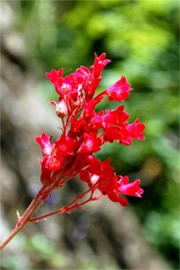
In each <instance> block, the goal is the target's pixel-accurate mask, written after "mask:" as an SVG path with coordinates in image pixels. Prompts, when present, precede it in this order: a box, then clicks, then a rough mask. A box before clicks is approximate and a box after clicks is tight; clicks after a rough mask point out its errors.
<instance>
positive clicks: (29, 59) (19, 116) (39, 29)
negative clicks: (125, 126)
mask: <svg viewBox="0 0 180 270" xmlns="http://www.w3.org/2000/svg"><path fill="white" fill-rule="evenodd" d="M0 13H1V14H0V23H1V97H2V103H1V112H2V113H1V131H2V132H1V153H2V159H1V168H2V170H1V205H0V208H1V221H0V225H1V229H0V230H1V233H0V239H1V240H2V239H4V238H5V237H6V236H7V234H8V233H9V232H10V230H11V229H12V228H13V226H14V225H15V223H16V215H15V211H16V209H18V210H19V211H20V213H23V211H24V210H25V208H26V207H27V206H28V204H29V203H30V201H31V199H32V197H33V195H34V194H35V192H36V191H37V189H38V187H39V186H40V183H39V180H38V179H39V173H40V171H39V164H38V161H37V160H36V157H38V156H39V157H40V156H41V153H40V149H39V147H38V146H37V145H36V144H35V142H34V141H33V138H34V137H35V136H38V135H39V134H41V132H42V131H45V132H47V133H48V134H52V135H53V136H54V138H56V137H57V136H58V129H57V127H58V125H59V123H58V119H56V116H55V114H54V112H53V109H52V108H51V106H49V105H48V101H49V100H51V99H55V100H56V99H57V96H56V94H55V91H54V90H53V87H52V86H51V84H50V83H49V81H48V80H47V79H46V77H45V72H46V71H50V70H51V69H52V68H55V69H59V68H60V67H64V68H65V74H69V73H71V72H73V71H74V70H75V69H76V68H77V67H79V66H80V65H87V66H89V65H91V64H92V62H93V58H94V56H93V53H94V52H96V53H97V54H100V53H102V52H106V53H107V57H108V58H109V59H111V60H112V63H110V64H109V65H108V66H107V68H106V69H105V70H104V71H103V78H104V79H103V81H102V82H101V85H100V89H103V88H105V87H107V86H109V85H110V84H112V83H113V82H115V81H116V80H117V79H119V78H120V76H121V75H122V74H124V75H125V76H126V77H127V78H128V81H129V82H130V83H131V85H132V87H133V88H134V91H132V92H131V97H130V99H128V100H127V101H126V102H125V108H126V111H127V112H128V113H130V115H131V119H130V120H131V121H134V119H135V118H137V117H139V118H140V120H141V121H142V122H143V123H145V124H146V126H147V128H146V130H145V136H146V140H145V141H143V142H142V141H134V143H133V145H132V146H130V147H125V146H123V145H117V144H116V143H115V144H107V145H105V146H104V147H103V150H102V152H101V153H99V154H98V157H99V158H100V159H102V160H104V159H106V158H108V157H111V159H112V165H113V166H114V167H115V168H116V171H117V173H119V174H121V175H129V176H130V178H131V179H132V180H133V179H136V178H140V179H142V185H143V188H144V189H145V193H144V195H143V199H142V200H139V199H137V198H130V199H129V205H128V207H127V208H126V209H124V208H122V207H121V206H119V205H116V204H113V203H112V202H110V201H108V200H102V201H101V202H97V203H91V205H88V206H87V207H86V209H85V211H78V210H77V211H75V212H73V213H72V214H71V215H67V214H64V215H61V216H56V217H52V218H49V220H48V221H46V222H45V221H42V222H41V223H39V224H33V225H30V226H28V227H27V228H25V229H24V231H23V232H21V233H20V234H19V235H18V236H17V237H16V238H15V239H14V240H13V241H12V242H11V243H10V244H9V246H7V248H6V249H5V250H4V251H3V253H2V255H1V269H83V270H84V269H85V270H86V269H92V270H96V269H162V270H165V269H178V268H179V239H180V232H179V231H180V222H179V182H178V181H179V170H178V165H179V163H178V159H179V155H178V120H179V119H178V105H179V104H178V90H179V82H178V79H179V76H178V68H179V67H178V46H179V40H178V35H179V29H178V28H179V16H178V15H179V4H178V1H176V0H144V1H140V0H128V1H125V0H124V1H121V0H95V1H78V0H74V1H53V0H51V1H46V0H39V1H35V0H34V1H28V0H27V1H20V0H13V1H8V0H7V1H1V10H0ZM113 106H117V104H114V103H113V104H108V103H107V102H106V101H104V102H103V104H102V105H101V109H103V108H113ZM82 188H83V187H81V185H79V182H78V181H77V179H73V180H72V181H71V182H70V183H69V184H68V185H67V186H66V187H65V188H64V189H62V190H61V191H60V192H59V191H57V192H55V193H53V194H52V197H51V199H50V200H48V201H47V202H46V204H45V206H44V208H43V209H42V210H41V211H42V213H46V212H49V211H51V210H52V209H53V210H55V209H56V208H57V206H59V205H62V204H63V202H65V201H68V198H71V196H73V195H74V194H76V193H77V192H80V191H81V190H82ZM41 211H40V213H41Z"/></svg>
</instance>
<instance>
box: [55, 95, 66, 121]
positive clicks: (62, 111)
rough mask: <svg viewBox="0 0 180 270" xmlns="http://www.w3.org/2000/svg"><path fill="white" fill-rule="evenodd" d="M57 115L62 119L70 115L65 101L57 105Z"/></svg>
mask: <svg viewBox="0 0 180 270" xmlns="http://www.w3.org/2000/svg"><path fill="white" fill-rule="evenodd" d="M56 114H57V116H58V117H60V118H63V117H64V116H66V115H67V114H68V109H67V105H66V103H65V101H64V100H63V99H62V100H61V101H60V102H59V103H58V104H56Z"/></svg>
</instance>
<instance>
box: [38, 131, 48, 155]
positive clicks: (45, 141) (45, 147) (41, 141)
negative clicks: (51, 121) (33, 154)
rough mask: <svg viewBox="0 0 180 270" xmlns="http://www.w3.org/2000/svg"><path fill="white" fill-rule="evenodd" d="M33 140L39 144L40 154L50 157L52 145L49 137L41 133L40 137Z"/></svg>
mask: <svg viewBox="0 0 180 270" xmlns="http://www.w3.org/2000/svg"><path fill="white" fill-rule="evenodd" d="M35 140H36V141H37V142H38V143H39V144H40V146H41V148H42V152H43V154H44V155H51V153H52V145H51V142H50V140H51V136H49V137H48V136H47V135H46V133H45V132H43V133H42V135H41V137H36V138H35Z"/></svg>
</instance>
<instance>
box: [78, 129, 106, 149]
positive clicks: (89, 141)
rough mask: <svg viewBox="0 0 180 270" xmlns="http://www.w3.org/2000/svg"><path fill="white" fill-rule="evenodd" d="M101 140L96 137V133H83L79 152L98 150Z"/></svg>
mask: <svg viewBox="0 0 180 270" xmlns="http://www.w3.org/2000/svg"><path fill="white" fill-rule="evenodd" d="M101 144H102V142H101V140H100V139H99V138H97V134H96V133H90V134H87V133H85V134H84V141H83V143H82V144H81V147H80V149H79V151H80V152H81V153H93V152H97V151H99V150H100V146H101Z"/></svg>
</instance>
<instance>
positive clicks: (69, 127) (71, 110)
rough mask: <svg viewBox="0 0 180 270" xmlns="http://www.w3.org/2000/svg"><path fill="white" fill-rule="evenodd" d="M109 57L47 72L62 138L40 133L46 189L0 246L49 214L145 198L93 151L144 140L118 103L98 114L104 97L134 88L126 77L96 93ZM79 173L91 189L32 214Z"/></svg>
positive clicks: (113, 98)
mask: <svg viewBox="0 0 180 270" xmlns="http://www.w3.org/2000/svg"><path fill="white" fill-rule="evenodd" d="M110 62H111V61H110V60H109V59H106V54H105V53H102V54H101V55H100V56H97V55H96V54H95V59H94V63H93V65H92V66H90V67H89V68H87V67H85V66H81V67H80V68H78V69H77V70H76V71H75V72H74V73H72V74H70V75H68V76H65V77H63V69H62V68H61V69H59V70H58V71H56V70H54V69H53V70H52V71H51V72H50V73H46V76H47V77H48V79H49V80H50V81H51V83H52V84H53V86H54V88H55V91H56V92H57V94H58V102H55V101H51V102H50V104H51V105H53V106H54V107H55V110H56V115H57V117H58V118H59V120H60V124H61V126H62V128H61V129H60V130H61V133H60V134H59V138H58V139H57V140H56V141H55V142H54V143H52V142H51V140H52V137H51V136H48V135H47V134H46V133H42V135H41V136H40V137H37V138H36V139H35V140H36V142H37V143H38V144H39V145H40V146H41V149H42V155H43V158H42V160H40V165H41V176H40V181H41V184H42V188H41V189H40V191H39V192H38V193H37V195H36V197H35V198H34V199H33V201H32V202H31V204H30V205H29V207H28V208H27V210H26V211H25V213H24V214H23V216H21V217H20V216H19V214H18V221H17V224H16V227H15V228H14V230H13V231H12V232H11V233H10V235H9V236H8V238H7V239H6V240H5V241H4V242H3V243H2V244H1V245H0V249H3V248H4V247H5V246H6V245H7V244H8V242H9V241H10V240H11V239H12V238H13V237H14V236H15V235H16V234H17V233H18V232H19V231H21V230H22V229H23V228H24V227H25V226H26V225H27V224H29V223H34V222H39V221H40V220H43V219H46V218H47V217H50V216H53V215H56V214H61V213H70V212H72V211H73V210H74V209H82V207H83V206H84V205H85V204H86V203H88V202H90V201H96V200H98V199H100V198H101V197H102V196H107V197H108V198H109V199H110V200H111V201H113V202H116V203H120V204H121V205H122V206H127V200H126V198H125V197H124V196H125V195H126V196H135V197H139V198H141V195H142V194H143V192H144V191H143V189H142V188H141V187H140V184H141V181H140V180H139V179H136V180H135V181H134V182H131V183H129V178H128V176H121V175H117V174H116V173H115V172H114V168H113V167H112V166H111V165H110V159H107V160H105V161H100V160H99V159H97V158H96V156H95V153H96V152H98V151H100V150H101V147H102V145H103V144H105V143H107V142H109V143H112V142H114V141H117V142H118V143H119V144H124V145H131V144H132V142H133V139H137V140H144V135H143V134H142V132H143V130H144V129H145V125H144V124H143V123H141V122H140V121H139V119H136V120H135V121H134V122H133V123H131V124H129V123H128V121H127V120H128V118H129V116H130V115H129V114H128V113H126V112H125V111H124V106H123V105H120V106H119V107H117V108H116V109H114V110H108V109H106V110H105V111H104V110H102V111H100V112H96V110H95V108H96V106H97V105H98V104H99V103H100V102H101V101H102V100H103V99H104V97H105V96H106V97H107V98H108V99H109V101H118V102H123V101H125V99H126V98H128V97H129V96H130V93H129V92H130V91H131V90H132V88H131V87H130V84H129V83H128V81H127V79H126V78H125V77H124V76H121V78H120V79H119V80H118V81H117V82H115V83H114V84H113V85H111V86H109V87H108V88H107V89H105V90H103V91H102V92H101V93H99V94H98V95H96V96H94V95H95V91H96V89H97V87H98V85H99V83H100V81H101V80H102V76H101V74H102V71H103V69H104V67H105V66H106V65H107V64H109V63H110ZM77 176H78V177H79V179H80V181H82V182H84V183H86V185H87V186H88V188H87V190H86V191H84V192H83V193H82V194H79V195H77V196H76V197H75V198H74V200H72V201H71V202H70V203H68V204H67V205H65V206H64V207H61V208H59V209H58V210H56V211H54V212H51V213H48V214H45V215H42V216H39V217H34V214H35V212H36V211H37V209H38V208H39V207H40V206H41V205H42V204H43V202H44V201H45V200H46V199H47V198H48V197H49V196H50V194H51V192H52V191H53V190H55V189H57V188H61V187H63V186H64V184H65V183H66V182H67V181H69V180H72V181H74V180H73V178H74V177H77ZM95 194H96V195H95Z"/></svg>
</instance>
